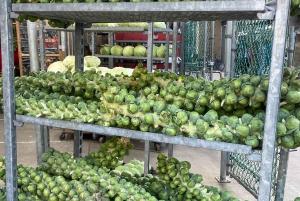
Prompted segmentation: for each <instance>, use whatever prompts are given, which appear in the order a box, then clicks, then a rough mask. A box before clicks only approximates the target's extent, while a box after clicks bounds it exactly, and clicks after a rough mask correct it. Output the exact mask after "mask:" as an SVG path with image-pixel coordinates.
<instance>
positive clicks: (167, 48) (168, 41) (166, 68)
mask: <svg viewBox="0 0 300 201" xmlns="http://www.w3.org/2000/svg"><path fill="white" fill-rule="evenodd" d="M166 25H167V28H169V27H170V22H167V24H166ZM165 45H166V55H165V71H168V70H169V48H170V33H169V32H167V33H166V44H165Z"/></svg>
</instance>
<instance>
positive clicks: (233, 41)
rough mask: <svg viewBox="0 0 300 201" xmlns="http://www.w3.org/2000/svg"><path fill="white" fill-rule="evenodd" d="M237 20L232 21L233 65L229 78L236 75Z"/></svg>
mask: <svg viewBox="0 0 300 201" xmlns="http://www.w3.org/2000/svg"><path fill="white" fill-rule="evenodd" d="M236 23H237V22H236V21H233V22H232V39H231V67H230V73H229V78H230V79H231V78H233V77H234V67H235V51H236V26H237V24H236Z"/></svg>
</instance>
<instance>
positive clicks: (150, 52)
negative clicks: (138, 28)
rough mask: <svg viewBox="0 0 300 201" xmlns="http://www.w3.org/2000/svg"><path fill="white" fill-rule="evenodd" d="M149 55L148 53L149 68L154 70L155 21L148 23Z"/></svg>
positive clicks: (149, 70)
mask: <svg viewBox="0 0 300 201" xmlns="http://www.w3.org/2000/svg"><path fill="white" fill-rule="evenodd" d="M147 47H148V55H147V70H148V72H152V67H153V66H152V65H153V22H149V23H148V43H147Z"/></svg>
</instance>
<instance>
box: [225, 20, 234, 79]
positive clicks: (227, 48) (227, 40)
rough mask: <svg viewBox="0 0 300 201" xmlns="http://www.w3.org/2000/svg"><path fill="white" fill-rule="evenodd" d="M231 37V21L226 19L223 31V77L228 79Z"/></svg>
mask: <svg viewBox="0 0 300 201" xmlns="http://www.w3.org/2000/svg"><path fill="white" fill-rule="evenodd" d="M231 39H232V21H227V25H226V33H225V62H224V63H225V77H226V78H227V79H229V77H230V68H231Z"/></svg>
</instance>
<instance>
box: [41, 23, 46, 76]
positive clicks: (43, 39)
mask: <svg viewBox="0 0 300 201" xmlns="http://www.w3.org/2000/svg"><path fill="white" fill-rule="evenodd" d="M44 31H45V30H44V21H43V20H39V39H40V58H41V70H42V71H46V54H45V33H44Z"/></svg>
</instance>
